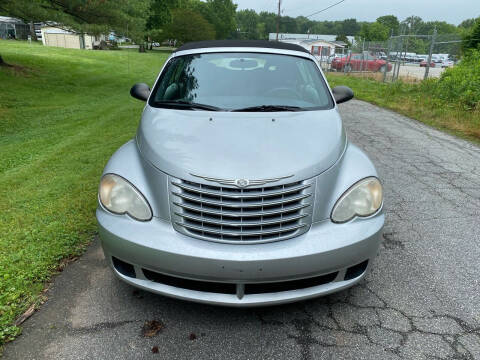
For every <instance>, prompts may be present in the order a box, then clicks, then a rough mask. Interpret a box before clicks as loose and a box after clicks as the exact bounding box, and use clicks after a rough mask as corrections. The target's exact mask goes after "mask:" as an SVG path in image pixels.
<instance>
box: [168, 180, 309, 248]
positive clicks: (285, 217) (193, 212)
mask: <svg viewBox="0 0 480 360" xmlns="http://www.w3.org/2000/svg"><path fill="white" fill-rule="evenodd" d="M313 188H314V182H313V181H311V180H306V181H299V182H294V183H290V184H284V185H277V186H267V187H255V188H243V189H240V188H236V187H231V186H212V185H205V184H201V183H196V182H192V181H187V180H180V179H174V178H170V193H171V196H170V199H171V200H170V204H171V209H172V222H173V224H174V227H175V229H176V230H178V231H180V232H181V233H184V234H186V235H189V236H193V237H196V238H200V239H204V240H210V241H217V242H226V243H240V242H242V243H257V242H271V241H278V240H285V239H288V238H292V237H294V236H298V235H300V234H303V233H304V232H306V231H307V230H308V228H309V226H310V224H311V214H312V204H313V194H314V189H313Z"/></svg>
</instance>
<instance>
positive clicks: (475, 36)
mask: <svg viewBox="0 0 480 360" xmlns="http://www.w3.org/2000/svg"><path fill="white" fill-rule="evenodd" d="M462 45H463V50H464V51H468V50H472V49H480V18H479V19H477V20H476V21H475V24H474V25H473V27H472V30H471V31H470V32H469V33H467V34H466V35H465V36H464V38H463V44H462Z"/></svg>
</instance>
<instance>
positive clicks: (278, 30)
mask: <svg viewBox="0 0 480 360" xmlns="http://www.w3.org/2000/svg"><path fill="white" fill-rule="evenodd" d="M281 3H282V0H278V16H277V41H278V33H279V32H280V9H281V6H282V5H281Z"/></svg>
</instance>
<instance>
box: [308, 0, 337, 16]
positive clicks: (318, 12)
mask: <svg viewBox="0 0 480 360" xmlns="http://www.w3.org/2000/svg"><path fill="white" fill-rule="evenodd" d="M344 1H345V0H340V1H339V2H337V3H335V4H333V5H330V6H328V7H326V8H325V9H322V10H319V11H316V12H314V13H313V14H310V15H308V16H305V17H306V18H309V17H311V16H313V15H317V14H320V13H321V12H324V11H325V10H328V9H330V8H332V7H334V6H337V5H338V4H341V3H343V2H344Z"/></svg>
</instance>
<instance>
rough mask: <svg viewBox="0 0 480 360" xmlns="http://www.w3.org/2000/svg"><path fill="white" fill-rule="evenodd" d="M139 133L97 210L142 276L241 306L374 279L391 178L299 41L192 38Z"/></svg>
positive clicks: (154, 94)
mask: <svg viewBox="0 0 480 360" xmlns="http://www.w3.org/2000/svg"><path fill="white" fill-rule="evenodd" d="M131 95H132V96H134V97H135V98H138V99H141V100H144V101H146V102H147V103H146V106H145V109H144V111H143V115H142V119H141V123H140V125H139V127H138V131H137V134H136V136H135V139H133V140H131V141H129V142H127V143H126V144H125V145H123V146H122V147H121V148H120V149H119V150H118V151H117V152H116V153H115V154H114V155H113V156H112V157H111V159H110V160H109V162H108V164H107V165H106V167H105V170H104V172H103V176H102V178H101V181H100V187H99V194H98V209H97V214H96V215H97V219H98V224H99V232H100V238H101V242H102V247H103V250H104V253H105V258H106V260H107V262H108V263H109V264H110V266H111V267H112V269H113V271H114V273H115V274H116V275H117V276H118V277H119V278H120V279H121V280H123V281H125V282H127V283H128V284H131V285H133V286H135V287H138V288H141V289H144V290H147V291H151V292H154V293H158V294H162V295H167V296H171V297H175V298H178V299H185V300H192V301H197V302H203V303H209V304H219V305H228V306H257V305H271V304H279V303H287V302H292V301H297V300H304V299H309V298H313V297H316V296H321V295H326V294H330V293H333V292H336V291H340V290H343V289H346V288H348V287H350V286H352V285H354V284H356V283H358V282H359V281H361V280H362V279H363V278H364V277H365V275H366V273H367V272H368V270H369V269H370V267H371V266H372V262H373V260H374V258H375V255H376V253H377V251H378V248H379V244H380V241H381V233H382V229H383V225H384V214H383V211H382V207H383V194H382V185H381V183H380V181H379V179H378V177H377V172H376V171H375V167H374V165H373V164H372V162H371V161H370V160H369V158H368V157H367V156H366V155H365V154H364V153H363V152H362V151H361V150H360V149H359V148H358V147H356V146H355V145H353V144H351V143H349V142H348V139H347V134H346V133H345V129H344V127H343V125H342V120H341V118H340V115H339V112H338V109H337V105H336V104H338V103H341V102H344V101H347V100H350V99H351V98H352V97H353V92H352V91H351V90H350V89H349V88H347V87H337V88H334V89H333V90H330V88H329V86H328V84H327V81H326V80H325V77H324V75H323V73H322V71H321V69H320V68H319V66H318V64H317V62H316V61H315V58H314V57H313V56H312V55H311V54H310V53H309V52H308V51H307V50H305V49H303V48H302V47H300V46H297V45H292V44H283V43H277V42H263V41H209V42H199V43H191V44H187V45H184V46H182V47H180V48H178V49H177V50H176V52H175V53H173V54H172V55H171V56H170V58H169V59H168V60H167V61H166V63H165V65H164V66H163V69H162V70H161V71H160V75H159V76H158V78H157V80H156V82H155V85H154V86H153V90H150V88H149V87H148V86H147V85H146V84H136V85H135V86H134V87H133V88H132V89H131Z"/></svg>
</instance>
